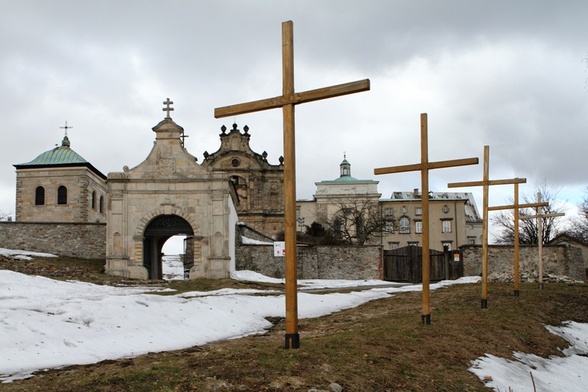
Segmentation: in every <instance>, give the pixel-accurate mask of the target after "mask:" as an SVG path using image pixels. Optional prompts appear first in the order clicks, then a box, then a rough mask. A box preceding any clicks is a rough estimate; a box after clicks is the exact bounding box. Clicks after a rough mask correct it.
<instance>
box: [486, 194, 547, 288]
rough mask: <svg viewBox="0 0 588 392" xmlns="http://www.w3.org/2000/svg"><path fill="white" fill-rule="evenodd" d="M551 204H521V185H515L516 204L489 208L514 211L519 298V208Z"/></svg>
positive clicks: (515, 286) (515, 285)
mask: <svg viewBox="0 0 588 392" xmlns="http://www.w3.org/2000/svg"><path fill="white" fill-rule="evenodd" d="M548 205H549V203H527V204H519V184H518V183H515V184H514V203H513V204H512V205H506V206H494V207H488V211H499V210H514V212H513V214H514V241H513V242H514V244H513V245H514V270H513V274H514V295H515V297H518V296H519V293H520V291H519V281H520V277H519V253H520V252H519V248H520V241H519V208H533V207H547V206H548Z"/></svg>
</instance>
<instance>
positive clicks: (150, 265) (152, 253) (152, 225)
mask: <svg viewBox="0 0 588 392" xmlns="http://www.w3.org/2000/svg"><path fill="white" fill-rule="evenodd" d="M179 234H180V235H186V236H190V237H193V236H194V230H193V229H192V226H191V225H190V223H189V222H188V221H187V220H185V219H184V218H182V217H181V216H178V215H159V216H157V217H155V218H153V219H152V220H151V221H150V222H149V224H147V226H146V227H145V231H144V232H143V267H145V268H146V269H147V275H148V278H149V279H162V277H163V275H162V256H163V253H162V252H161V250H162V249H163V245H164V244H165V242H166V241H167V240H168V239H170V238H171V237H173V236H174V235H179Z"/></svg>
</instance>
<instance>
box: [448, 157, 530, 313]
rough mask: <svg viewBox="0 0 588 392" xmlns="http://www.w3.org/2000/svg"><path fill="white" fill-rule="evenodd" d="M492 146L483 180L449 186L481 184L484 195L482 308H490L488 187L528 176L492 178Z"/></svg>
mask: <svg viewBox="0 0 588 392" xmlns="http://www.w3.org/2000/svg"><path fill="white" fill-rule="evenodd" d="M489 167H490V146H484V174H483V179H482V181H470V182H453V183H450V184H447V187H448V188H463V187H471V186H481V187H482V189H483V196H482V301H481V302H482V309H487V308H488V190H489V189H488V188H489V187H490V186H491V185H506V184H524V183H526V182H527V179H526V178H511V179H505V180H490V179H489V177H490V175H489Z"/></svg>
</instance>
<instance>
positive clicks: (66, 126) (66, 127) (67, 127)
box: [59, 121, 73, 136]
mask: <svg viewBox="0 0 588 392" xmlns="http://www.w3.org/2000/svg"><path fill="white" fill-rule="evenodd" d="M71 128H73V127H69V126H68V125H67V121H66V122H65V126H64V127H59V129H65V136H67V130H68V129H71Z"/></svg>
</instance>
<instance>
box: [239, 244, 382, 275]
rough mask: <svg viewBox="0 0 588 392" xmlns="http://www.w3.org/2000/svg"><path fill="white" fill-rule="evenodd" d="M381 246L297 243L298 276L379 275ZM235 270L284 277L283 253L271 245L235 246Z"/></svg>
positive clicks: (380, 273) (380, 270)
mask: <svg viewBox="0 0 588 392" xmlns="http://www.w3.org/2000/svg"><path fill="white" fill-rule="evenodd" d="M381 255H382V249H381V247H380V246H353V247H350V246H299V247H298V263H297V264H298V279H382V269H381V266H382V258H381ZM236 259H237V270H251V271H255V272H259V273H260V274H263V275H266V276H271V277H274V278H283V277H284V270H285V268H284V267H285V263H284V258H283V257H274V248H273V246H272V245H240V246H238V247H237V255H236Z"/></svg>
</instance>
